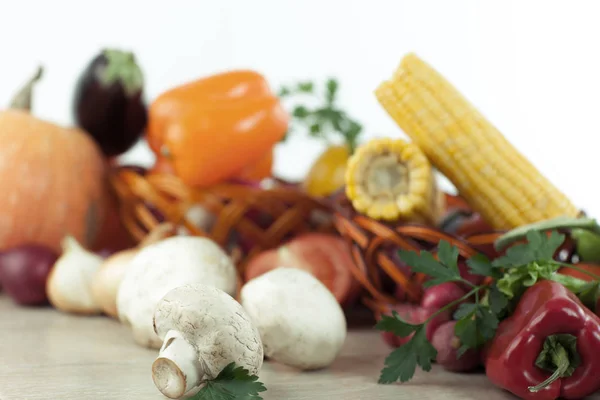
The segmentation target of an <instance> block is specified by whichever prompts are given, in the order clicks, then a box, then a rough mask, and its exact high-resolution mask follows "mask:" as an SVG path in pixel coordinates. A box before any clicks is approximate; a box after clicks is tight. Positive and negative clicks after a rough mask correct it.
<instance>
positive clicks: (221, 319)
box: [154, 284, 263, 379]
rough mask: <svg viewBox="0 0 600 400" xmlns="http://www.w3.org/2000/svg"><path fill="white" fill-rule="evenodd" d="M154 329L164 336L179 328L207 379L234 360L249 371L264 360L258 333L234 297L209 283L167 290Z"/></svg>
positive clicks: (257, 369) (158, 305) (160, 303)
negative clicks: (192, 347) (196, 354)
mask: <svg viewBox="0 0 600 400" xmlns="http://www.w3.org/2000/svg"><path fill="white" fill-rule="evenodd" d="M154 330H155V332H156V334H157V335H158V336H159V337H160V338H161V339H164V338H165V336H166V335H167V333H168V332H169V331H171V330H175V331H178V332H179V333H181V335H182V336H183V337H184V338H185V339H186V340H187V341H188V342H189V343H190V344H191V345H192V346H194V347H195V348H196V350H197V352H198V360H199V361H200V363H201V364H202V365H203V369H204V373H205V374H206V376H207V379H214V378H216V377H217V375H218V374H219V372H221V371H222V370H223V368H225V367H226V366H227V365H228V364H229V363H231V362H235V363H236V364H237V365H239V366H242V367H244V368H246V369H248V371H249V372H250V373H251V374H258V372H259V370H260V368H261V367H262V363H263V347H262V343H261V340H260V333H259V332H258V330H257V329H256V327H255V326H254V325H253V324H252V321H251V319H250V317H249V316H248V315H247V314H246V311H244V309H243V308H242V306H241V305H240V303H238V302H237V301H236V300H235V299H234V298H233V297H231V296H230V295H228V294H227V293H225V292H223V291H222V290H219V289H217V288H215V287H212V286H207V285H202V284H193V285H186V286H181V287H178V288H176V289H173V290H171V291H169V293H167V294H166V295H165V296H164V297H163V298H162V299H161V300H160V302H159V303H158V304H157V307H156V311H155V313H154Z"/></svg>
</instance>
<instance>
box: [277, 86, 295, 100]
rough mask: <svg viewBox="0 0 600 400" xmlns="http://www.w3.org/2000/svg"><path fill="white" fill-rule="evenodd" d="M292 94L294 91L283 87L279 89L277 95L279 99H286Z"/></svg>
mask: <svg viewBox="0 0 600 400" xmlns="http://www.w3.org/2000/svg"><path fill="white" fill-rule="evenodd" d="M291 93H292V91H291V90H290V89H289V88H287V87H285V86H283V87H281V89H279V93H278V94H277V96H278V97H285V96H288V95H289V94H291Z"/></svg>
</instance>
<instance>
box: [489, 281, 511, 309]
mask: <svg viewBox="0 0 600 400" xmlns="http://www.w3.org/2000/svg"><path fill="white" fill-rule="evenodd" d="M488 301H489V305H490V309H491V310H492V312H493V313H494V314H496V315H502V313H503V312H504V310H506V308H507V307H508V304H509V302H508V298H507V297H506V296H505V295H504V294H503V293H502V292H500V290H498V287H497V286H496V285H495V284H494V285H492V286H491V287H490V291H489V297H488Z"/></svg>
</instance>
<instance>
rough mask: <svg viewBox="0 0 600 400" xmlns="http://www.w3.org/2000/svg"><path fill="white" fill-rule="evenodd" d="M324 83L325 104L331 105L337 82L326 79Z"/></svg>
mask: <svg viewBox="0 0 600 400" xmlns="http://www.w3.org/2000/svg"><path fill="white" fill-rule="evenodd" d="M325 85H326V87H327V93H326V94H325V99H326V101H327V104H329V105H331V104H333V102H334V101H335V95H336V94H337V90H338V83H337V81H336V80H335V79H328V80H327V83H326V84H325Z"/></svg>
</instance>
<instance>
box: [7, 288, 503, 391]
mask: <svg viewBox="0 0 600 400" xmlns="http://www.w3.org/2000/svg"><path fill="white" fill-rule="evenodd" d="M0 315H1V316H2V318H1V319H0V335H2V336H1V337H2V340H0V400H29V399H40V400H42V399H43V400H48V399H61V400H70V399H73V400H75V399H77V400H87V399H90V400H110V399H114V400H117V399H118V400H136V399H144V400H152V399H157V400H158V399H163V400H164V399H166V397H163V396H162V395H161V394H160V392H158V390H157V389H156V388H155V386H154V384H153V382H152V378H151V376H150V366H151V365H152V362H153V361H154V358H155V357H156V354H157V352H156V351H153V350H149V349H144V348H141V347H139V346H137V345H136V344H134V343H133V341H132V339H131V336H130V334H129V332H128V330H127V329H126V328H125V327H124V326H122V325H120V324H119V323H117V322H116V321H114V320H111V319H109V318H107V317H100V316H98V317H78V316H72V315H66V314H63V313H60V312H58V311H56V310H54V309H52V308H22V307H16V306H14V305H13V304H12V302H10V300H8V299H7V298H6V297H4V296H2V295H0ZM389 351H390V349H389V348H388V347H387V346H386V345H385V344H384V343H383V342H382V341H381V339H380V338H379V335H378V333H377V332H373V331H368V330H357V331H351V332H350V333H349V335H348V338H347V341H346V344H345V347H344V350H343V352H342V354H341V355H340V357H339V358H338V359H337V360H336V362H335V363H334V364H333V365H332V366H331V367H330V368H328V369H326V370H322V371H319V372H310V373H309V372H304V373H301V372H297V371H295V370H293V369H291V368H288V367H285V366H282V365H278V364H275V363H273V362H266V363H265V364H264V367H263V369H262V371H261V373H260V380H261V381H262V382H263V383H264V384H265V385H266V386H267V388H268V390H267V392H264V394H263V397H264V399H265V400H269V399H273V400H300V399H332V400H334V399H343V400H384V399H389V400H392V399H394V400H403V399H422V400H427V399H441V398H443V399H450V400H452V399H481V398H482V396H485V399H486V400H501V399H507V400H508V399H514V397H513V396H511V395H509V394H507V393H506V392H503V391H501V390H499V389H496V388H495V387H493V386H492V385H491V384H490V383H488V382H487V381H486V378H485V376H484V375H482V374H451V373H447V372H444V371H442V370H441V369H439V368H434V370H433V371H432V372H430V373H428V374H427V373H419V374H418V375H417V376H416V377H415V378H414V379H413V381H411V382H409V383H407V384H402V385H400V384H395V385H378V384H377V378H378V374H379V370H380V369H381V367H382V365H383V360H384V358H385V356H386V355H387V353H388V352H389Z"/></svg>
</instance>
